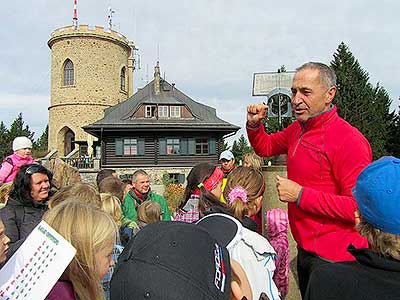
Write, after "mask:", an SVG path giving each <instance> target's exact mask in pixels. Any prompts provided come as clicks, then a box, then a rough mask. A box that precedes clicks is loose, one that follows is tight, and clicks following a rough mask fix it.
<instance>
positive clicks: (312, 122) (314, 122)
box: [300, 104, 337, 129]
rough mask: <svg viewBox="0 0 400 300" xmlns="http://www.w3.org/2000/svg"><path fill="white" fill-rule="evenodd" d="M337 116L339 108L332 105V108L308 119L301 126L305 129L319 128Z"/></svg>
mask: <svg viewBox="0 0 400 300" xmlns="http://www.w3.org/2000/svg"><path fill="white" fill-rule="evenodd" d="M336 115H337V107H336V105H333V104H331V106H330V108H329V109H328V110H326V111H323V112H320V113H318V114H316V115H314V116H311V117H310V118H308V120H307V121H305V122H300V125H301V127H302V128H303V129H305V128H311V127H316V126H317V127H318V126H321V125H322V124H324V123H326V122H329V121H330V120H332V119H333V118H334V117H335V116H336Z"/></svg>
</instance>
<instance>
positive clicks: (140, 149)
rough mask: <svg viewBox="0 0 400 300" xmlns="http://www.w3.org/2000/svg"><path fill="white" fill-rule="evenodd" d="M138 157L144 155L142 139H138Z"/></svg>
mask: <svg viewBox="0 0 400 300" xmlns="http://www.w3.org/2000/svg"><path fill="white" fill-rule="evenodd" d="M137 143H138V144H137V145H138V155H144V139H138V141H137Z"/></svg>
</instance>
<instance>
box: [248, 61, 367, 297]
mask: <svg viewBox="0 0 400 300" xmlns="http://www.w3.org/2000/svg"><path fill="white" fill-rule="evenodd" d="M335 94H336V76H335V73H334V72H333V71H332V70H331V69H330V68H329V67H328V66H327V65H325V64H322V63H314V62H311V63H306V64H304V65H303V66H301V67H300V68H298V69H297V71H296V74H295V76H294V78H293V85H292V100H291V101H292V109H293V112H294V114H295V117H296V119H297V121H295V122H294V123H292V124H291V125H289V126H288V127H287V128H285V129H284V130H283V131H280V132H276V133H273V134H267V133H266V132H265V129H264V126H262V124H261V120H262V119H263V118H264V117H265V115H266V111H267V106H266V105H264V104H251V105H249V106H248V107H247V135H248V137H249V141H250V143H251V145H252V146H253V148H254V150H255V152H256V153H257V154H258V155H260V156H274V155H278V154H287V174H288V178H283V177H280V176H277V183H276V185H277V189H278V195H279V199H280V200H281V201H283V202H287V203H288V213H289V223H290V227H291V231H292V234H293V237H294V239H295V240H296V242H297V244H298V257H297V271H298V276H299V288H300V292H301V294H302V296H303V297H304V294H305V291H306V288H307V283H308V279H309V276H310V274H311V272H312V271H313V270H314V269H315V267H316V266H318V265H321V264H324V263H329V262H336V261H346V260H354V257H352V256H351V255H350V253H348V252H347V246H348V245H349V244H353V245H354V246H356V247H357V248H362V247H367V246H368V244H367V241H366V239H365V238H363V237H361V236H360V235H359V233H358V232H357V231H356V230H355V228H354V224H355V220H354V212H355V211H356V210H357V204H356V202H355V199H354V198H353V196H352V193H351V189H352V187H353V186H354V185H355V182H356V179H357V176H358V175H359V173H360V172H361V170H362V169H363V168H364V167H365V166H367V165H368V164H369V163H370V162H371V160H372V153H371V147H370V145H369V143H368V141H367V140H366V139H365V137H364V136H363V135H362V134H361V133H360V132H359V131H358V130H357V129H356V128H354V127H352V126H351V125H350V124H349V123H347V122H346V121H344V120H343V119H342V118H340V117H339V116H338V114H337V111H336V110H337V108H336V106H334V105H332V100H333V98H334V97H335Z"/></svg>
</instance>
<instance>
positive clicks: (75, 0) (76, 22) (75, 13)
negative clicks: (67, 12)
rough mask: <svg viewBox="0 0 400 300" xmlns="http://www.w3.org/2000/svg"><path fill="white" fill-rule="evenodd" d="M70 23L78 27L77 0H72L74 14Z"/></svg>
mask: <svg viewBox="0 0 400 300" xmlns="http://www.w3.org/2000/svg"><path fill="white" fill-rule="evenodd" d="M72 25H73V26H74V27H75V29H78V0H74V16H73V17H72Z"/></svg>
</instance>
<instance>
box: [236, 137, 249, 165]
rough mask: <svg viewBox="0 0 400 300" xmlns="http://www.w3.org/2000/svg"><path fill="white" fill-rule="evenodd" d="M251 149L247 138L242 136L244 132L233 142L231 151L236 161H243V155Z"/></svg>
mask: <svg viewBox="0 0 400 300" xmlns="http://www.w3.org/2000/svg"><path fill="white" fill-rule="evenodd" d="M251 151H253V150H252V148H251V146H250V145H249V142H248V141H247V139H246V138H245V137H244V134H242V135H241V136H240V137H239V139H238V140H235V141H234V142H233V145H232V153H233V155H234V156H235V159H236V162H237V163H239V162H240V161H243V158H244V156H245V155H246V154H247V153H249V152H251Z"/></svg>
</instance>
